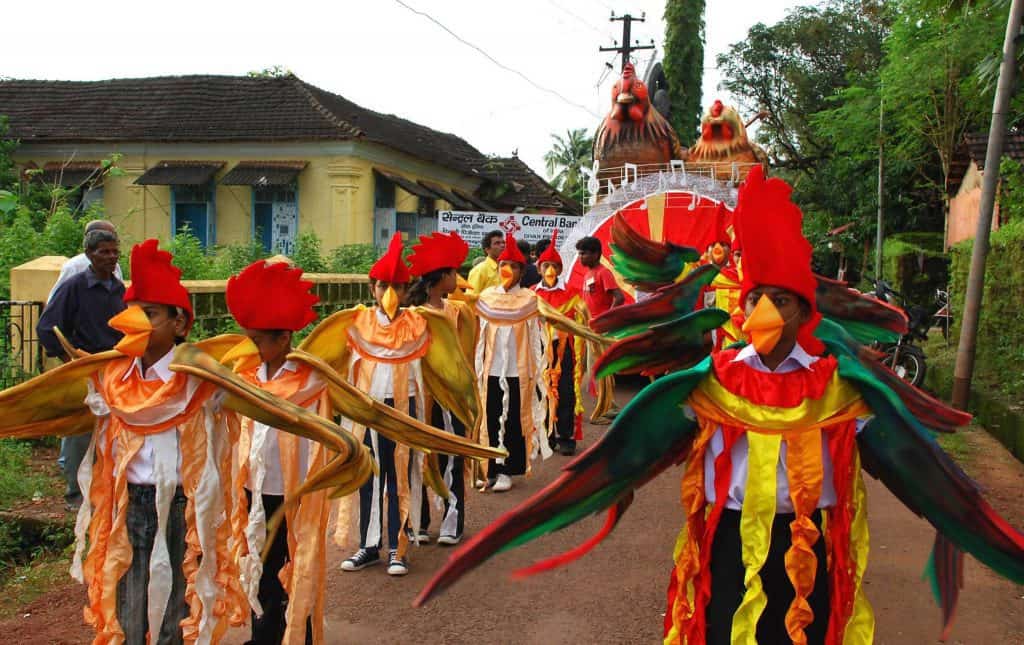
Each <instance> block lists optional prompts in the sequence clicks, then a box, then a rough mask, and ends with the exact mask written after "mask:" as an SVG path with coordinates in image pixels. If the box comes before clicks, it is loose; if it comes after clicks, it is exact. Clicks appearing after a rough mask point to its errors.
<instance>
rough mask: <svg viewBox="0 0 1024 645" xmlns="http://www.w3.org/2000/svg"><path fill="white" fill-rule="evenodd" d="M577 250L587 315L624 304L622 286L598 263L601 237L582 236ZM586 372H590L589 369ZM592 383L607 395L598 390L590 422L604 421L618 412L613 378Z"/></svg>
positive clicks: (597, 423)
mask: <svg viewBox="0 0 1024 645" xmlns="http://www.w3.org/2000/svg"><path fill="white" fill-rule="evenodd" d="M576 251H577V252H578V253H579V258H580V264H582V265H583V266H585V267H586V268H587V272H586V274H585V275H584V276H583V289H582V291H583V302H584V303H585V304H586V305H587V310H588V311H589V312H590V318H591V320H593V319H594V318H595V317H597V316H600V315H601V314H603V313H604V312H606V311H608V310H609V309H611V308H612V307H618V306H619V305H621V304H623V303H624V302H625V301H626V297H625V296H624V295H622V289H620V288H619V283H618V282H616V281H615V276H614V275H613V274H612V272H611V271H610V270H609V269H608V267H606V266H603V265H602V264H601V240H599V239H597V238H596V237H584V238H581V239H580V240H579V241H578V242H576ZM592 360H593V356H591V361H592ZM588 372H590V373H593V371H592V370H588ZM593 387H596V388H603V389H602V390H600V391H601V392H605V393H607V395H608V399H606V397H605V396H601V395H600V394H598V405H597V407H596V408H595V409H594V412H593V413H592V414H591V415H590V422H591V423H592V424H594V425H607V424H609V423H611V420H612V418H614V416H615V415H616V414H618V407H617V406H616V405H615V399H614V391H615V380H614V379H613V378H612V377H611V376H609V377H606V378H605V379H602V382H601V383H600V384H597V383H593V384H592V388H593ZM605 400H608V403H609V404H610V407H606V406H605V405H603V404H602V403H601V401H605Z"/></svg>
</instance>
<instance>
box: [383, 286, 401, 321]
mask: <svg viewBox="0 0 1024 645" xmlns="http://www.w3.org/2000/svg"><path fill="white" fill-rule="evenodd" d="M401 304H402V303H401V302H400V301H399V299H398V292H396V291H395V288H394V287H392V286H388V290H387V291H385V292H384V295H383V296H381V299H380V307H381V309H383V310H384V313H385V314H387V317H388V320H394V319H395V314H396V313H397V312H398V308H399V307H400V306H401Z"/></svg>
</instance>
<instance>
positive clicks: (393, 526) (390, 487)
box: [359, 397, 416, 549]
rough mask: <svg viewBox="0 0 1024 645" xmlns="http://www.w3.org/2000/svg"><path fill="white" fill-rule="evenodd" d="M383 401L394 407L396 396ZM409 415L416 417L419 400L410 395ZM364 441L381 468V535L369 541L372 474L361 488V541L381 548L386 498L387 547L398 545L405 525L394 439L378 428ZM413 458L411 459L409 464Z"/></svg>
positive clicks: (378, 514)
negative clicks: (377, 430) (403, 524)
mask: <svg viewBox="0 0 1024 645" xmlns="http://www.w3.org/2000/svg"><path fill="white" fill-rule="evenodd" d="M384 403H385V404H387V405H390V406H391V407H395V400H394V399H385V400H384ZM409 416H411V417H415V416H416V399H415V398H412V397H410V398H409ZM374 436H376V437H377V448H376V449H374V447H373V437H374ZM363 444H364V445H366V446H367V447H368V448H369V449H370V454H371V455H373V458H374V459H375V460H376V461H377V464H378V465H379V467H380V475H379V476H378V477H377V504H376V522H375V524H376V528H377V529H378V531H379V535H380V537H378V539H377V540H376V542H375V543H373V544H369V543H367V535H368V534H369V530H370V520H371V516H372V515H373V511H374V510H375V509H374V503H373V494H374V478H373V477H370V479H368V480H367V481H366V483H365V484H363V485H362V486H360V487H359V543H360V544H361V545H362V546H363V548H366V549H380V548H381V547H382V546H383V544H382V542H383V539H384V530H383V528H384V527H383V522H384V506H385V504H384V499H385V497H386V498H387V504H386V506H387V514H388V516H387V522H388V529H387V531H388V548H389V549H397V548H398V531H399V530H400V529H401V528H402V527H400V526H399V523H400V522H401V519H400V518H401V513H399V509H398V471H397V470H395V442H394V441H391V440H390V439H388V438H387V437H385V436H384V435H382V434H378V433H377V432H376V431H375V430H371V429H370V428H367V429H366V433H365V434H364V435H363ZM412 464H413V461H412V460H411V459H410V464H409V465H410V467H411V466H412Z"/></svg>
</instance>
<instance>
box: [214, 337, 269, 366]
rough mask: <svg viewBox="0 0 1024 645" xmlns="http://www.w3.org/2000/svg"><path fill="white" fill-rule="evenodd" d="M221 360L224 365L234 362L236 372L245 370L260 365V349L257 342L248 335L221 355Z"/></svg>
mask: <svg viewBox="0 0 1024 645" xmlns="http://www.w3.org/2000/svg"><path fill="white" fill-rule="evenodd" d="M220 362H221V363H223V364H224V365H231V364H232V363H234V371H235V372H244V371H247V370H250V369H252V368H254V367H258V366H259V364H260V362H261V358H260V350H259V348H258V347H256V343H254V342H252V339H251V338H249V337H248V336H246V337H245V340H243V341H241V342H239V343H238V344H237V345H235V346H234V347H232V348H231V349H229V350H228V351H227V352H226V353H225V354H224V356H222V357H221V359H220Z"/></svg>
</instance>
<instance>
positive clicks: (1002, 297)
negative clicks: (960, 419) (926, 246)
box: [950, 221, 1024, 400]
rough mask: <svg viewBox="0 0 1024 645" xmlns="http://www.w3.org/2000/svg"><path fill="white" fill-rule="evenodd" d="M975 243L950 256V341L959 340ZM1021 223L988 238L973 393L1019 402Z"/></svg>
mask: <svg viewBox="0 0 1024 645" xmlns="http://www.w3.org/2000/svg"><path fill="white" fill-rule="evenodd" d="M973 243H974V242H973V240H966V241H964V242H961V243H960V244H958V245H956V246H955V247H953V249H952V250H951V256H952V264H951V267H950V299H951V301H952V303H953V315H954V323H953V329H952V334H953V336H952V339H954V342H955V339H957V338H959V337H960V316H961V315H962V314H963V306H964V295H965V293H966V290H967V274H968V272H969V271H970V266H971V249H972V245H973ZM1022 364H1024V221H1013V222H1011V223H1009V224H1007V225H1006V226H1004V227H1003V228H1001V229H999V230H998V231H995V232H994V233H992V238H991V243H990V250H989V254H988V259H987V261H986V263H985V291H984V294H983V296H982V304H981V317H980V319H979V321H978V346H977V353H976V358H975V367H974V375H975V387H976V388H977V387H978V385H988V386H994V387H998V388H999V389H1000V390H1002V391H1003V392H1004V393H1006V394H1009V395H1011V396H1012V397H1014V400H1019V398H1020V391H1021V388H1022V387H1024V370H1021V365H1022Z"/></svg>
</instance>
